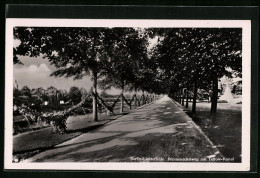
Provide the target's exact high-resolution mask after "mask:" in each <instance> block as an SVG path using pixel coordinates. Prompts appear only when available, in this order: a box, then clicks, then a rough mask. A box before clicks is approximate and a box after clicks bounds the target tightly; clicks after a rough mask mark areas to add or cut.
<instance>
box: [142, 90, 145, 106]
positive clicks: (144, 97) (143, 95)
mask: <svg viewBox="0 0 260 178" xmlns="http://www.w3.org/2000/svg"><path fill="white" fill-rule="evenodd" d="M142 97H143V105H144V104H145V96H144V91H143V96H142Z"/></svg>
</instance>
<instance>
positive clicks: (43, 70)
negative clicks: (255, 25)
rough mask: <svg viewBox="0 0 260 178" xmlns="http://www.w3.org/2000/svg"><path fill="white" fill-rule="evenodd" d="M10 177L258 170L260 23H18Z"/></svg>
mask: <svg viewBox="0 0 260 178" xmlns="http://www.w3.org/2000/svg"><path fill="white" fill-rule="evenodd" d="M5 63H6V71H5V74H6V75H5V76H6V79H5V81H6V88H5V97H6V100H5V148H4V150H5V153H4V168H5V169H35V170H135V171H249V169H250V123H251V118H250V103H251V102H250V98H251V93H250V91H251V85H250V84H251V22H250V21H249V20H131V19H126V20H123V19H121V20H117V19H114V20H112V19H23V18H20V19H15V18H9V19H8V18H7V19H6V59H5Z"/></svg>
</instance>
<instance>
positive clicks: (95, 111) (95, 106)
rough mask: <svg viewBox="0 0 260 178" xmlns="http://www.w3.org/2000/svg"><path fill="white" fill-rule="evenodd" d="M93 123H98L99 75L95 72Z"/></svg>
mask: <svg viewBox="0 0 260 178" xmlns="http://www.w3.org/2000/svg"><path fill="white" fill-rule="evenodd" d="M93 80H94V81H93V96H92V100H93V104H92V105H93V121H98V109H97V73H96V72H93Z"/></svg>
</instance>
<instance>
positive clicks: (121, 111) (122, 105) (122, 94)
mask: <svg viewBox="0 0 260 178" xmlns="http://www.w3.org/2000/svg"><path fill="white" fill-rule="evenodd" d="M123 97H124V83H123V84H122V92H121V107H120V113H123V112H124V98H123Z"/></svg>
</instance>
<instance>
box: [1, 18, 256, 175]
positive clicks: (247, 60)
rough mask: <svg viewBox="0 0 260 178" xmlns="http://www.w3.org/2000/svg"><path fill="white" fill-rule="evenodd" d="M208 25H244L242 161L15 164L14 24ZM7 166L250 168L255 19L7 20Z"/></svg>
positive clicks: (39, 25) (8, 167) (175, 169)
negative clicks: (252, 29)
mask: <svg viewBox="0 0 260 178" xmlns="http://www.w3.org/2000/svg"><path fill="white" fill-rule="evenodd" d="M15 26H37V27H162V28H163V27H165V28H167V27H168V28H174V27H175V28H178V27H194V28H196V27H205V28H213V27H215V28H219V27H221V28H231V27H235V28H242V59H243V60H242V73H243V78H242V81H243V95H242V103H243V104H242V162H241V163H208V162H207V163H183V162H181V163H175V162H174V163H173V162H170V163H167V162H163V163H152V162H149V163H96V162H91V163H90V162H87V163H12V150H13V148H12V147H13V145H12V138H13V135H12V121H13V119H12V118H13V114H12V108H13V103H12V102H13V100H12V98H13V41H14V40H13V27H15ZM5 50H6V58H5V62H6V66H5V76H6V78H5V82H6V85H5V137H4V138H5V145H4V168H5V169H39V170H42V169H45V170H136V171H249V169H250V120H251V118H250V108H251V106H250V103H251V102H250V99H251V21H249V20H101V19H20V18H19V19H15V18H12V19H10V18H9V19H6V49H5Z"/></svg>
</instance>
